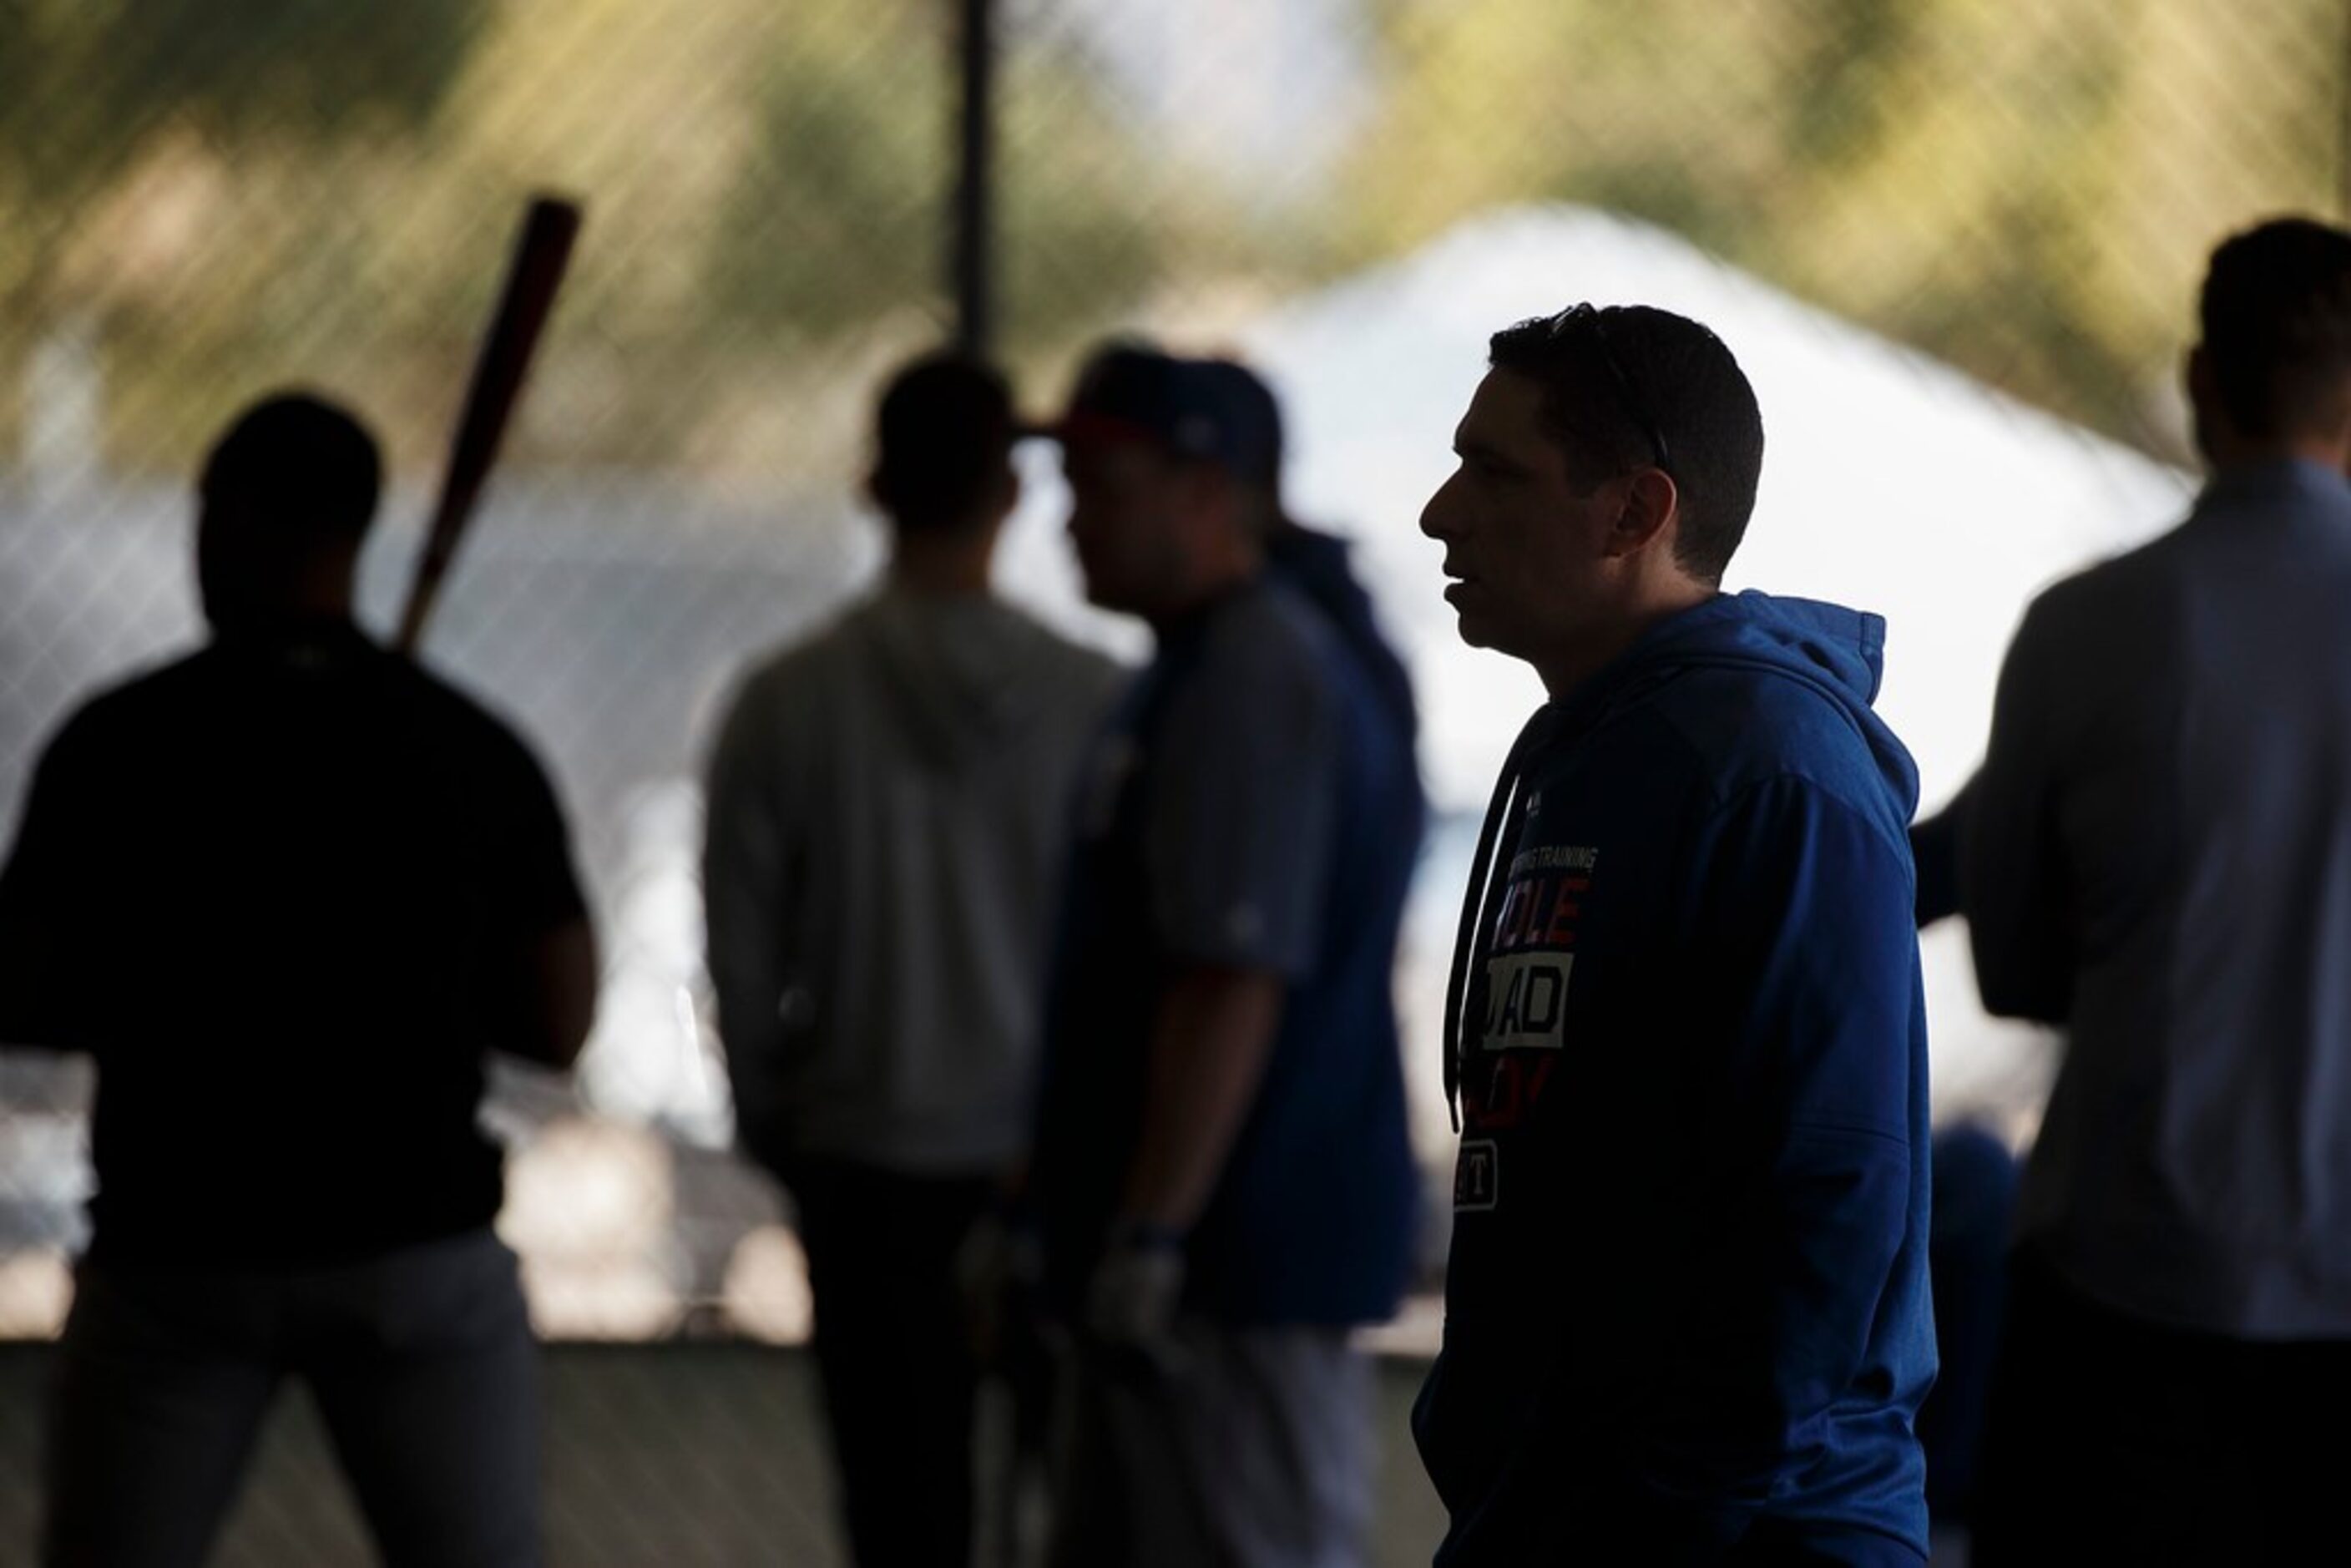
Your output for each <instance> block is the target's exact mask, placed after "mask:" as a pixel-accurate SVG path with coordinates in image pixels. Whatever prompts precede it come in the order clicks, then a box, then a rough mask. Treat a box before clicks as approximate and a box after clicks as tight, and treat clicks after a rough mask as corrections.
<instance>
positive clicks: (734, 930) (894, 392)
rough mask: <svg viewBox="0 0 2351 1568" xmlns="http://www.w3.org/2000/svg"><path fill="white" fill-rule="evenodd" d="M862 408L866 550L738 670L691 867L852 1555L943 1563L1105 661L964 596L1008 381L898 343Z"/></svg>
mask: <svg viewBox="0 0 2351 1568" xmlns="http://www.w3.org/2000/svg"><path fill="white" fill-rule="evenodd" d="M875 423H876V438H875V448H876V451H875V458H874V465H873V469H872V477H871V479H870V481H869V485H868V490H869V494H870V495H871V497H872V500H873V503H874V504H875V506H877V507H879V508H880V509H881V511H882V512H883V515H884V516H885V517H887V518H888V519H889V523H890V529H891V557H890V565H889V570H888V574H887V576H886V578H885V579H884V580H883V584H882V586H881V587H880V588H879V590H878V591H874V592H873V593H872V594H871V595H869V596H868V597H866V598H864V599H862V600H861V601H859V602H857V603H856V604H854V605H853V606H852V607H851V608H850V609H849V610H848V611H847V612H844V613H843V614H841V616H840V617H839V618H838V619H837V620H835V621H834V622H831V624H830V625H828V626H826V627H825V628H824V629H823V630H821V631H820V632H817V633H816V634H815V635H814V636H812V637H810V638H809V639H807V640H805V641H803V642H800V643H795V644H793V645H791V646H789V647H787V648H785V649H783V650H781V651H779V652H778V653H773V654H771V655H770V656H768V658H766V659H765V660H764V661H763V662H762V663H760V664H758V666H757V667H756V668H755V669H753V670H752V671H751V672H750V674H748V675H747V677H746V678H745V679H744V681H743V682H742V685H741V686H740V688H739V689H738V691H737V694H736V695H735V698H734V700H733V704H732V706H731V707H730V708H729V709H728V711H727V714H726V722H725V725H724V727H723V728H722V730H721V732H720V735H719V737H718V742H717V747H716V751H715V752H714V754H713V756H712V758H711V763H710V777H709V791H708V802H709V803H708V813H709V815H708V827H707V836H706V840H705V852H704V856H703V886H704V897H705V907H706V910H707V917H708V921H709V955H710V969H711V977H712V980H713V982H714V985H715V987H716V995H717V1002H718V1018H719V1031H720V1034H721V1036H722V1038H723V1040H724V1041H725V1044H726V1062H727V1070H728V1076H729V1078H730V1080H731V1081H732V1082H733V1085H734V1090H735V1109H736V1118H737V1137H738V1139H739V1141H740V1143H741V1145H742V1146H743V1147H744V1148H745V1149H746V1150H747V1151H748V1152H749V1153H750V1154H751V1155H753V1157H755V1158H756V1159H757V1160H758V1162H759V1163H760V1164H761V1165H762V1166H765V1167H766V1168H767V1169H768V1171H769V1172H771V1173H772V1174H773V1175H774V1176H776V1178H777V1179H778V1181H780V1182H781V1183H782V1184H783V1186H785V1188H786V1189H787V1190H788V1191H789V1193H790V1195H791V1197H792V1198H793V1200H794V1205H795V1207H796V1209H797V1212H798V1216H799V1231H800V1239H801V1243H802V1245H803V1247H804V1248H805V1249H806V1250H807V1254H808V1260H809V1276H810V1288H811V1290H812V1292H813V1295H814V1306H815V1324H814V1338H815V1346H816V1354H817V1363H818V1369H819V1373H820V1379H821V1382H822V1385H823V1391H824V1407H825V1414H826V1417H827V1420H828V1422H829V1424H830V1426H831V1434H832V1444H833V1452H834V1456H835V1458H836V1459H837V1461H838V1465H839V1472H840V1482H841V1503H842V1511H843V1513H844V1515H845V1518H846V1521H847V1525H848V1531H849V1538H850V1542H851V1546H852V1551H853V1552H854V1554H855V1558H856V1561H857V1562H858V1563H862V1564H864V1565H866V1568H923V1565H925V1564H936V1565H938V1568H950V1565H952V1568H965V1565H966V1564H967V1563H969V1561H970V1557H971V1549H972V1542H971V1533H972V1516H973V1483H972V1427H973V1409H974V1392H975V1388H976V1385H977V1375H978V1367H977V1363H976V1361H975V1359H974V1356H973V1354H972V1351H971V1348H970V1346H969V1344H968V1342H967V1335H966V1332H965V1329H966V1325H965V1322H964V1318H963V1311H962V1304H963V1303H962V1297H961V1295H960V1293H959V1291H958V1285H957V1279H956V1255H957V1252H958V1250H959V1249H961V1248H962V1246H963V1245H964V1243H965V1240H966V1238H967V1235H968V1233H969V1232H970V1231H971V1230H972V1228H973V1226H974V1224H975V1222H977V1220H978V1219H979V1218H981V1217H982V1216H983V1215H985V1214H986V1213H987V1211H988V1210H989V1208H990V1207H991V1204H992V1202H993V1200H994V1198H995V1197H996V1195H997V1193H998V1188H999V1186H1000V1185H1001V1184H1002V1183H1003V1181H1004V1180H1005V1178H1006V1176H1007V1175H1008V1171H1009V1168H1010V1167H1011V1166H1012V1165H1013V1163H1014V1161H1015V1159H1016V1158H1017V1156H1018V1155H1019V1151H1020V1149H1021V1146H1022V1144H1023V1141H1024V1139H1025V1136H1026V1132H1027V1127H1028V1118H1029V1101H1030V1095H1031V1092H1032V1089H1033V1083H1034V1078H1035V1069H1036V1060H1037V1040H1038V1028H1039V1024H1038V1019H1039V1012H1040V1004H1039V998H1040V992H1041V989H1042V988H1043V985H1044V975H1045V947H1046V934H1047V931H1048V928H1049V925H1050V918H1051V901H1052V896H1053V894H1054V892H1055V890H1056V888H1057V886H1058V881H1059V877H1060V873H1061V864H1062V859H1063V852H1064V848H1065V845H1066V842H1067V839H1068V822H1069V816H1070V809H1069V798H1070V793H1071V781H1072V779H1074V777H1075V774H1076V770H1077V765H1078V760H1079V758H1080V755H1081V750H1082V748H1083V747H1084V746H1085V744H1086V742H1087V741H1088V740H1089V739H1090V738H1091V737H1092V734H1093V732H1094V730H1095V729H1096V728H1097V727H1098V726H1099V724H1100V723H1101V721H1102V716H1103V714H1104V712H1105V709H1106V707H1107V705H1108V703H1109V701H1110V698H1111V697H1112V695H1113V692H1114V690H1115V688H1116V686H1117V685H1118V684H1119V679H1120V677H1119V673H1118V668H1117V666H1116V665H1114V664H1112V663H1111V662H1110V661H1108V660H1107V659H1104V658H1102V656H1101V655H1099V654H1096V653H1089V652H1086V651H1084V650H1082V649H1081V648H1079V647H1077V646H1076V645H1074V644H1072V643H1068V642H1065V641H1063V640H1062V639H1061V638H1060V637H1058V636H1055V635H1054V634H1052V633H1051V632H1047V631H1046V630H1045V629H1044V628H1043V627H1041V626H1040V625H1039V624H1038V623H1037V622H1034V621H1032V620H1031V619H1029V617H1028V616H1027V615H1025V614H1023V613H1021V612H1019V611H1017V610H1014V609H1013V608H1011V607H1010V606H1009V605H1007V604H1006V603H1004V602H1003V601H1000V600H998V598H996V597H995V596H994V595H993V594H992V593H991V592H990V591H989V588H988V570H989V563H990V561H991V559H992V558H993V555H994V552H995V549H996V542H997V535H998V529H999V528H1001V526H1002V524H1003V522H1004V519H1005V517H1006V516H1007V515H1008V513H1009V512H1010V511H1011V509H1012V507H1013V503H1014V502H1015V500H1016V499H1017V498H1018V497H1019V482H1018V480H1017V479H1016V478H1015V477H1014V475H1013V471H1012V465H1011V450H1012V442H1013V436H1014V420H1013V415H1012V405H1011V397H1010V394H1009V392H1008V390H1007V387H1006V385H1005V382H1004V380H1003V378H1002V377H1001V376H1000V375H998V373H997V372H996V371H993V370H991V369H989V368H988V367H987V366H985V365H982V364H979V363H977V362H975V361H969V360H965V359H960V358H956V357H952V356H937V357H932V358H926V359H923V360H919V361H915V362H914V363H913V364H911V365H908V366H906V367H905V368H904V369H903V370H901V371H898V373H897V374H896V375H895V376H893V378H892V380H891V382H890V383H889V385H888V387H887V389H886V390H885V391H884V392H883V396H882V400H881V407H880V411H879V414H878V416H877V419H876V422H875Z"/></svg>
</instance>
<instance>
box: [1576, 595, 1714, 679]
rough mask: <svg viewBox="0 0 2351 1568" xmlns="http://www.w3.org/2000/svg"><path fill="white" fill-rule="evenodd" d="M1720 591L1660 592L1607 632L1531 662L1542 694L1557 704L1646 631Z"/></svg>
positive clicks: (1690, 608)
mask: <svg viewBox="0 0 2351 1568" xmlns="http://www.w3.org/2000/svg"><path fill="white" fill-rule="evenodd" d="M1719 592H1720V590H1719V589H1717V588H1712V587H1709V586H1708V585H1706V584H1704V583H1696V582H1687V580H1685V581H1684V582H1683V583H1682V584H1677V585H1676V587H1675V589H1674V590H1673V591H1665V592H1659V593H1657V594H1655V595H1653V596H1651V597H1650V598H1649V599H1647V600H1646V601H1644V602H1643V603H1642V604H1641V605H1640V606H1639V607H1637V608H1636V609H1634V610H1631V611H1630V612H1627V613H1626V614H1625V615H1624V616H1623V617H1621V618H1620V619H1617V620H1615V621H1613V622H1610V623H1609V624H1608V626H1607V628H1606V629H1605V630H1604V631H1603V632H1597V633H1595V634H1593V635H1591V636H1587V637H1583V638H1579V639H1578V640H1577V641H1576V642H1575V643H1574V644H1573V646H1563V647H1562V648H1560V649H1558V650H1557V651H1556V652H1554V653H1550V654H1547V655H1546V656H1544V657H1542V658H1540V659H1535V660H1532V661H1531V663H1532V664H1533V665H1534V669H1535V674H1538V675H1540V676H1541V677H1542V684H1543V690H1544V691H1545V692H1546V693H1548V694H1549V695H1550V696H1551V699H1552V701H1553V702H1558V701H1560V700H1561V699H1562V698H1564V697H1566V696H1567V695H1569V694H1571V693H1573V691H1575V690H1576V688H1577V687H1579V686H1581V685H1583V683H1584V682H1586V681H1588V680H1590V679H1591V678H1592V677H1593V676H1594V675H1596V674H1599V673H1600V672H1601V671H1602V670H1604V669H1605V668H1607V667H1608V665H1610V664H1614V662H1615V661H1616V659H1617V658H1618V657H1619V656H1620V655H1622V654H1623V653H1624V652H1625V650H1626V649H1627V648H1630V647H1631V646H1632V645H1633V644H1634V643H1637V642H1639V641H1640V640H1641V639H1642V638H1643V637H1644V636H1646V635H1647V633H1648V632H1649V631H1650V630H1651V629H1652V628H1654V627H1656V626H1659V625H1662V624H1663V623H1664V622H1667V621H1670V620H1672V619H1673V618H1674V617H1675V616H1677V615H1679V614H1680V613H1681V612H1684V611H1686V610H1695V609H1697V608H1698V606H1699V605H1701V604H1704V603H1706V602H1707V601H1708V600H1710V599H1713V598H1715V597H1716V596H1717V595H1718V594H1719Z"/></svg>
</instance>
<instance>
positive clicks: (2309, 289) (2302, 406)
mask: <svg viewBox="0 0 2351 1568" xmlns="http://www.w3.org/2000/svg"><path fill="white" fill-rule="evenodd" d="M2199 314H2200V316H2201V318H2202V325H2203V331H2204V345H2203V346H2204V361H2205V363H2206V364H2207V366H2209V367H2210V371H2211V374H2212V384H2213V390H2214V392H2215V393H2216V394H2217V396H2218V397H2219V399H2220V407H2221V409H2222V411H2223V412H2225V413H2227V414H2228V416H2229V420H2230V423H2232V424H2234V425H2235V426H2236V427H2237V429H2238V430H2239V431H2240V432H2241V433H2242V434H2246V435H2249V436H2253V437H2255V438H2261V439H2275V438H2277V437H2280V436H2288V435H2295V434H2302V433H2304V432H2305V431H2316V430H2329V429H2338V428H2340V427H2341V426H2342V424H2343V423H2344V422H2345V420H2346V416H2351V233H2346V232H2345V231H2344V230H2342V229H2339V228H2336V227H2335V225H2332V224H2322V223H2318V222H2315V221H2314V220H2312V219H2309V218H2273V219H2272V220H2271V221H2270V222H2268V223H2265V224H2262V225H2258V226H2256V227H2254V228H2251V229H2247V230H2246V231H2245V232H2244V233H2242V234H2240V235H2232V236H2231V237H2230V238H2229V239H2227V240H2225V241H2223V242H2222V243H2221V244H2220V247H2219V248H2218V249H2216V250H2215V251H2213V253H2212V262H2211V266H2210V268H2209V269H2208V270H2207V271H2206V273H2205V275H2204V293H2203V298H2202V300H2201V302H2200V307H2199Z"/></svg>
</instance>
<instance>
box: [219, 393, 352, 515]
mask: <svg viewBox="0 0 2351 1568" xmlns="http://www.w3.org/2000/svg"><path fill="white" fill-rule="evenodd" d="M199 489H200V491H201V493H202V495H203V497H204V502H205V504H206V505H208V506H223V507H235V508H236V509H237V510H238V511H240V512H243V513H245V514H246V515H247V516H248V517H252V518H253V519H254V520H255V521H256V522H259V523H261V524H263V525H264V526H266V528H268V529H269V530H270V531H271V532H272V533H273V534H275V535H276V536H277V537H278V538H280V539H282V540H283V541H284V542H286V543H287V544H289V545H321V546H323V545H329V544H335V545H340V544H348V543H351V542H354V541H356V540H359V539H360V538H365V537H366V535H367V530H368V525H369V524H370V523H371V522H372V521H374V520H375V508H376V502H377V500H378V498H379V497H381V495H382V491H383V459H382V458H381V456H380V455H378V453H377V451H376V444H375V437H373V436H372V435H370V434H368V432H367V427H366V426H365V425H363V424H361V423H360V422H359V419H358V418H357V417H356V416H355V415H353V414H352V413H350V412H349V411H348V410H346V409H344V408H342V407H340V406H339V405H338V404H336V403H333V402H329V401H328V400H327V399H325V398H323V397H319V396H318V395H317V394H315V393H311V392H277V393H274V394H272V395H271V396H268V397H266V398H264V399H262V400H261V401H260V402H256V403H255V404H254V405H253V406H252V407H251V408H248V409H246V411H245V412H244V413H241V414H239V415H238V416H237V419H236V423H234V424H232V425H230V426H229V428H228V433H227V434H225V435H223V436H222V437H221V438H220V440H219V441H218V442H217V443H215V444H214V446H213V449H212V455H210V456H208V457H207V458H205V459H204V477H203V479H202V480H201V481H200V482H199Z"/></svg>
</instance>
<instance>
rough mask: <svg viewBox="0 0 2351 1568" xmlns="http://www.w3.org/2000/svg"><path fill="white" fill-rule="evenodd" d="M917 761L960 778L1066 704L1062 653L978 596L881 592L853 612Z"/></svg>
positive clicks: (1005, 609) (1046, 636)
mask: <svg viewBox="0 0 2351 1568" xmlns="http://www.w3.org/2000/svg"><path fill="white" fill-rule="evenodd" d="M859 614H860V619H861V620H862V622H863V625H864V631H865V634H866V636H867V637H868V638H869V639H870V641H871V644H872V649H873V651H874V653H875V667H876V669H877V671H878V674H879V678H880V679H881V681H882V682H883V685H885V686H886V687H887V688H888V689H889V692H890V695H891V696H892V697H893V703H892V704H891V705H890V707H889V712H890V713H891V714H892V715H893V718H894V719H895V721H896V722H897V723H899V724H901V725H903V726H904V728H905V732H906V735H907V738H908V740H909V742H910V743H911V746H912V748H913V750H914V756H915V757H916V758H919V759H920V760H921V761H922V763H923V764H924V765H925V767H927V768H932V769H934V770H936V771H945V772H954V771H957V770H959V769H961V768H965V767H967V766H968V765H969V764H970V763H972V762H973V761H975V760H977V758H980V757H982V756H985V755H987V753H989V752H991V751H993V750H995V749H997V748H998V747H1002V746H1005V745H1008V744H1009V743H1011V742H1012V741H1014V740H1015V739H1017V738H1018V737H1019V736H1020V735H1021V734H1022V732H1024V731H1025V730H1027V729H1028V728H1029V727H1030V726H1031V725H1032V724H1034V723H1035V722H1036V721H1037V720H1038V718H1039V717H1040V716H1042V715H1046V714H1050V713H1057V712H1063V711H1066V710H1067V707H1068V694H1067V692H1066V690H1065V688H1066V686H1067V685H1068V684H1069V682H1070V681H1071V678H1072V674H1073V671H1072V668H1071V658H1070V656H1069V651H1068V650H1067V649H1066V648H1065V647H1063V646H1062V645H1061V643H1058V642H1057V641H1056V640H1055V639H1054V638H1053V637H1052V636H1051V634H1050V633H1049V632H1045V631H1044V629H1043V628H1041V627H1040V626H1038V625H1037V624H1036V623H1035V622H1031V621H1030V620H1029V618H1028V617H1026V616H1024V615H1022V614H1021V613H1020V612H1018V611H1016V610H1014V609H1012V608H1011V607H1010V606H1008V605H1006V604H1004V603H1002V602H1000V601H998V600H996V599H994V598H992V597H989V596H987V595H984V594H970V595H946V594H928V593H921V592H917V591H910V590H907V589H904V588H898V587H894V586H893V587H888V588H884V589H883V591H881V592H880V593H878V594H876V595H875V596H874V597H873V598H872V600H871V601H868V602H867V604H866V605H865V607H864V608H863V610H862V611H861V612H859Z"/></svg>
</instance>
